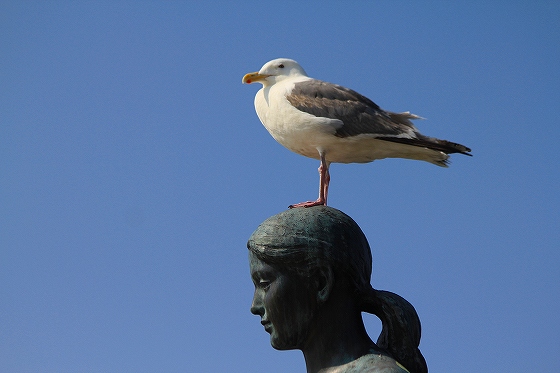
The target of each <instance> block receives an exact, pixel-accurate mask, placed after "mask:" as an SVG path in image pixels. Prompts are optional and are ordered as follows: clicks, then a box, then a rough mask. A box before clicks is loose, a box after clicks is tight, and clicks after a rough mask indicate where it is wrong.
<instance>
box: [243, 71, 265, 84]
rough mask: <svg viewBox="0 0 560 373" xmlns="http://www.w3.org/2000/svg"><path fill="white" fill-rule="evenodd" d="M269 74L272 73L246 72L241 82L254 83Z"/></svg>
mask: <svg viewBox="0 0 560 373" xmlns="http://www.w3.org/2000/svg"><path fill="white" fill-rule="evenodd" d="M269 76H270V75H266V74H259V73H258V72H254V73H249V74H245V76H244V77H243V80H242V81H241V82H242V83H243V84H251V83H254V82H258V81H259V80H265V79H266V78H268V77H269Z"/></svg>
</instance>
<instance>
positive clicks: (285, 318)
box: [247, 206, 427, 372]
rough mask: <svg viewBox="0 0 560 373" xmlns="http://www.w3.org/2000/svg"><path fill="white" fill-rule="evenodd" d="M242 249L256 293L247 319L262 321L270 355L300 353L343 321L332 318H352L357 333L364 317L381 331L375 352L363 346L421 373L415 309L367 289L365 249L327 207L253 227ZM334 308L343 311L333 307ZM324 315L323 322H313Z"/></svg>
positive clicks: (346, 220)
mask: <svg viewBox="0 0 560 373" xmlns="http://www.w3.org/2000/svg"><path fill="white" fill-rule="evenodd" d="M247 247H248V249H249V263H250V270H251V277H252V280H253V283H254V285H255V294H254V297H253V303H252V305H251V312H252V313H253V314H255V315H259V316H260V317H261V323H262V324H263V326H264V327H265V330H266V331H267V332H269V333H270V341H271V344H272V346H273V347H274V348H276V349H279V350H286V349H301V350H302V351H303V350H304V347H305V346H306V345H308V343H309V338H313V336H314V335H316V334H317V331H318V330H320V329H321V328H329V324H328V323H332V322H338V321H340V322H344V321H345V320H344V319H341V318H337V312H338V313H339V314H340V315H341V317H342V318H348V317H351V318H353V319H354V320H355V319H356V317H359V323H360V324H361V329H362V330H363V322H362V321H361V312H362V311H364V312H369V313H372V314H375V315H377V316H378V317H379V318H380V319H381V321H382V325H383V330H382V332H381V335H380V337H379V339H378V341H377V345H378V346H376V345H375V344H374V343H373V342H371V340H369V338H367V340H368V341H369V342H370V343H371V345H373V346H375V348H378V347H379V348H380V350H379V351H385V352H386V353H387V354H388V355H389V356H393V357H394V358H395V359H396V360H397V361H399V362H401V363H402V364H403V365H405V366H407V367H409V371H410V372H425V371H427V370H424V369H425V362H424V360H423V357H422V355H421V353H420V351H419V350H418V344H419V343H420V322H419V319H418V316H417V314H416V311H415V310H414V307H412V305H411V304H410V303H408V302H407V301H406V300H405V299H403V298H401V297H400V296H398V295H397V294H394V293H391V292H386V291H378V290H375V289H373V288H372V286H371V284H370V278H371V272H372V256H371V250H370V246H369V244H368V242H367V239H366V237H365V235H364V233H363V232H362V230H361V229H360V227H359V226H358V224H356V222H355V221H354V220H353V219H352V218H350V217H349V216H348V215H346V214H344V213H343V212H341V211H339V210H336V209H334V208H331V207H327V206H315V207H310V208H296V209H291V210H287V211H284V212H281V213H280V214H277V215H274V216H272V217H270V218H268V219H266V220H265V221H264V222H263V223H262V224H261V225H259V227H258V228H257V229H256V230H255V232H253V234H252V235H251V237H250V238H249V241H248V243H247ZM329 299H331V302H330V303H329V306H328V307H327V306H325V305H326V304H327V301H328V300H329ZM333 300H335V301H333ZM341 300H342V302H343V303H344V304H343V305H339V306H334V307H333V304H339V303H340V301H341ZM325 310H329V311H328V312H330V313H329V316H328V317H323V318H321V317H319V316H321V315H324V314H325V312H326V311H325ZM333 310H334V311H333ZM349 310H350V311H349ZM339 311H340V312H339ZM319 320H320V321H319ZM325 320H327V323H325ZM321 324H325V325H321ZM348 324H349V325H350V324H351V325H356V323H348ZM330 325H332V324H330ZM363 332H364V333H365V330H364V331H363ZM360 333H361V332H359V331H358V332H357V333H356V335H360ZM362 335H363V334H362ZM362 341H363V340H362ZM304 354H305V351H304Z"/></svg>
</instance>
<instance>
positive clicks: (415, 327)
mask: <svg viewBox="0 0 560 373" xmlns="http://www.w3.org/2000/svg"><path fill="white" fill-rule="evenodd" d="M362 309H363V310H364V311H366V312H368V313H372V314H374V315H376V316H377V317H379V318H380V319H381V324H382V329H381V334H379V338H378V339H377V345H378V347H380V348H382V349H384V350H385V351H387V352H388V353H390V354H391V355H392V356H393V358H394V359H395V360H396V361H398V362H399V363H401V364H402V365H403V366H404V367H405V368H406V369H407V370H408V371H409V372H410V373H428V366H427V365H426V361H425V360H424V356H422V353H421V352H420V350H419V349H418V345H419V344H420V334H421V327H420V319H419V318H418V314H417V313H416V310H415V309H414V307H413V306H412V304H410V303H409V302H408V301H407V300H406V299H404V298H403V297H401V296H399V295H397V294H395V293H391V292H389V291H383V290H375V289H374V288H372V287H371V286H370V287H369V290H368V291H367V294H363V296H362Z"/></svg>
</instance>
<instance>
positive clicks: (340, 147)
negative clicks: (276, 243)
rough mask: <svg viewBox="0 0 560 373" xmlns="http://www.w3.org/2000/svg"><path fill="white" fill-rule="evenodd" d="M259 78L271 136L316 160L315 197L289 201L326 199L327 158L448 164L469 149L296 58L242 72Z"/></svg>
mask: <svg viewBox="0 0 560 373" xmlns="http://www.w3.org/2000/svg"><path fill="white" fill-rule="evenodd" d="M242 82H243V83H245V84H252V83H260V84H262V88H261V89H260V90H259V91H258V92H257V94H256V96H255V109H256V112H257V116H258V117H259V119H260V121H261V122H262V124H263V125H264V127H265V128H266V129H267V130H268V132H269V133H270V134H271V135H272V137H273V138H274V139H275V140H276V141H278V142H279V143H280V144H282V145H283V146H285V147H286V148H288V149H289V150H291V151H293V152H295V153H297V154H301V155H303V156H306V157H310V158H314V159H318V160H320V162H321V163H320V166H319V198H317V200H316V201H307V202H301V203H297V204H294V205H290V208H295V207H311V206H317V205H326V204H327V195H328V191H329V182H330V174H329V166H330V164H331V163H333V162H334V163H368V162H372V161H374V160H376V159H383V158H406V159H414V160H421V161H426V162H430V163H433V164H435V165H437V166H441V167H447V165H448V159H449V155H448V154H452V153H461V154H465V155H468V156H470V155H471V154H470V153H469V152H470V151H471V149H469V148H467V147H466V146H464V145H461V144H457V143H453V142H450V141H447V140H439V139H436V138H433V137H428V136H424V135H422V134H421V133H420V132H419V131H418V130H417V129H416V127H415V126H414V125H413V124H412V122H411V120H413V119H423V118H421V117H419V116H417V115H415V114H411V113H410V112H408V111H406V112H402V113H393V112H390V111H386V110H383V109H381V108H380V107H379V106H378V105H376V104H375V103H374V102H373V101H371V100H370V99H369V98H367V97H365V96H362V95H361V94H359V93H357V92H356V91H353V90H351V89H349V88H346V87H343V86H340V85H337V84H332V83H327V82H324V81H321V80H317V79H313V78H310V77H309V76H307V74H306V72H305V70H304V69H303V68H302V67H301V66H300V65H299V64H298V63H297V62H296V61H294V60H291V59H288V58H278V59H275V60H272V61H269V62H267V63H266V64H264V66H263V67H262V68H261V69H260V70H259V71H258V72H253V73H248V74H246V75H245V76H243V80H242Z"/></svg>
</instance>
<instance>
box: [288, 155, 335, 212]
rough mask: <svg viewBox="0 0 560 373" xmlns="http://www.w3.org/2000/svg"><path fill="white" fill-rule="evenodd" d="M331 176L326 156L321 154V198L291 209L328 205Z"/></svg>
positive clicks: (297, 204)
mask: <svg viewBox="0 0 560 373" xmlns="http://www.w3.org/2000/svg"><path fill="white" fill-rule="evenodd" d="M330 181H331V175H330V173H329V163H328V162H327V161H326V160H325V154H323V153H321V165H320V166H319V198H317V200H316V201H307V202H301V203H296V204H295V205H290V206H289V208H291V209H293V208H297V207H312V206H319V205H325V206H326V205H327V195H328V193H329V183H330Z"/></svg>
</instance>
